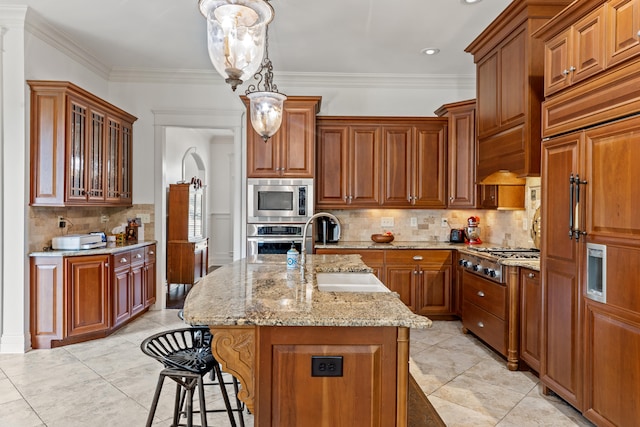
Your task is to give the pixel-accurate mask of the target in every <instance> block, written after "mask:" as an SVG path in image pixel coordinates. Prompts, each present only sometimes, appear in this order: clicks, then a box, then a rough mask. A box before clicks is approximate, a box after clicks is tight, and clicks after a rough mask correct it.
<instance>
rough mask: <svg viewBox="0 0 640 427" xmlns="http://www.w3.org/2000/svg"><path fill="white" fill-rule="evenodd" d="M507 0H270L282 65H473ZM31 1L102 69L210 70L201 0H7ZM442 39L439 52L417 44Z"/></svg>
mask: <svg viewBox="0 0 640 427" xmlns="http://www.w3.org/2000/svg"><path fill="white" fill-rule="evenodd" d="M509 3H510V0H483V1H480V2H479V3H476V4H471V5H465V4H463V3H462V1H461V0H395V1H393V2H389V1H386V2H383V1H382V0H315V1H311V0H272V1H271V4H272V6H273V8H274V9H275V18H274V20H273V22H272V24H271V25H270V26H269V56H270V58H271V60H272V62H273V65H274V73H275V76H276V79H277V75H278V73H286V74H288V73H292V74H297V73H314V74H327V75H338V76H339V75H342V74H350V75H351V74H353V75H361V74H372V75H391V76H389V77H392V76H393V75H396V76H397V75H419V76H424V75H448V76H455V75H461V76H462V75H464V76H470V75H474V74H475V68H474V64H473V58H472V56H471V55H470V54H468V53H466V52H464V48H465V47H467V46H468V45H469V43H470V42H471V41H473V40H474V39H475V38H476V37H477V36H478V34H480V32H482V30H483V29H484V28H485V27H486V26H487V25H488V24H489V23H490V22H491V21H492V20H493V19H494V18H495V17H496V16H497V15H498V14H499V13H500V12H501V11H502V10H504V9H505V8H506V7H507V5H508V4H509ZM2 5H27V6H29V7H30V12H29V13H31V14H35V15H36V16H35V17H36V18H38V17H39V18H42V19H44V20H45V21H46V23H48V24H50V25H51V26H53V27H54V28H56V29H57V30H59V31H60V32H62V33H64V34H65V35H66V36H67V37H69V38H70V39H72V40H73V41H74V43H75V44H77V45H78V46H79V47H80V48H82V49H83V50H85V51H87V52H89V53H90V54H91V55H92V56H93V57H94V58H95V60H97V61H98V62H99V63H100V65H101V67H102V68H103V69H106V70H109V72H113V71H117V70H175V71H176V72H179V70H183V71H187V70H205V71H208V70H211V71H212V72H214V71H213V70H214V69H213V66H212V65H211V63H210V61H209V57H208V53H207V46H206V21H205V19H204V17H203V16H202V15H200V13H199V11H198V2H197V0H153V1H149V0H147V1H142V0H108V1H105V0H99V1H98V0H0V6H2ZM426 47H437V48H439V49H440V53H439V54H438V55H435V56H427V55H424V54H422V53H421V52H420V51H421V50H422V49H423V48H426Z"/></svg>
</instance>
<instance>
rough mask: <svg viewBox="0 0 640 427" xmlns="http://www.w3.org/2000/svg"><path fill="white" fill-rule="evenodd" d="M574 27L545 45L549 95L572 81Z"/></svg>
mask: <svg viewBox="0 0 640 427" xmlns="http://www.w3.org/2000/svg"><path fill="white" fill-rule="evenodd" d="M572 35H573V31H572V28H569V29H567V30H566V31H563V32H562V33H560V34H558V35H557V36H555V37H554V38H553V39H551V40H549V41H548V42H547V43H545V46H544V94H545V96H549V95H551V94H552V93H555V92H557V91H559V90H561V89H564V88H565V87H567V86H569V85H570V83H571V71H570V70H569V67H570V62H571V58H572V56H571V48H572V42H571V36H572Z"/></svg>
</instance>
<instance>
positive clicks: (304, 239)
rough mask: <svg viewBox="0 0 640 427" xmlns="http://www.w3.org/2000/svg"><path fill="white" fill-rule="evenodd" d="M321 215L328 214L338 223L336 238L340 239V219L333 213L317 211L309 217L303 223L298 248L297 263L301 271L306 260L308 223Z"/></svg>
mask: <svg viewBox="0 0 640 427" xmlns="http://www.w3.org/2000/svg"><path fill="white" fill-rule="evenodd" d="M321 216H328V217H329V218H331V219H332V220H333V221H334V222H335V223H336V224H337V225H338V239H340V220H338V218H337V217H336V216H335V215H334V214H330V213H329V212H318V213H317V214H314V215H312V216H311V218H309V219H308V220H307V223H306V224H305V225H304V228H303V229H302V246H301V248H300V263H299V264H300V269H301V270H303V271H304V264H305V261H306V254H307V228H309V224H311V222H312V221H313V220H314V219H316V218H319V217H321Z"/></svg>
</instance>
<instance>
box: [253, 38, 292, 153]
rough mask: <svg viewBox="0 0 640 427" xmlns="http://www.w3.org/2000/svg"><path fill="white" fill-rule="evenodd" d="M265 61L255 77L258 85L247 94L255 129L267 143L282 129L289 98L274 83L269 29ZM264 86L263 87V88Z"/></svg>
mask: <svg viewBox="0 0 640 427" xmlns="http://www.w3.org/2000/svg"><path fill="white" fill-rule="evenodd" d="M264 50H265V53H264V59H263V60H262V64H261V66H260V69H259V70H258V72H257V73H256V74H255V76H253V78H254V80H257V82H256V83H254V84H250V85H249V87H248V88H247V91H246V92H245V93H246V95H247V98H249V110H250V112H249V114H250V117H251V125H252V126H253V129H254V130H255V131H256V132H257V133H258V134H259V135H260V136H261V137H262V139H264V141H265V142H267V140H268V139H269V138H271V137H272V136H273V134H274V133H276V132H277V131H278V129H280V125H281V124H282V110H283V108H284V101H285V100H286V99H287V97H286V96H285V95H284V94H282V93H280V92H278V87H277V86H276V85H275V84H274V83H273V64H271V60H270V59H269V29H268V26H267V30H266V34H265V48H264ZM261 85H262V87H261Z"/></svg>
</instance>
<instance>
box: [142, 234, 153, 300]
mask: <svg viewBox="0 0 640 427" xmlns="http://www.w3.org/2000/svg"><path fill="white" fill-rule="evenodd" d="M142 281H143V283H144V298H145V303H144V305H145V307H149V306H150V305H151V304H153V303H155V302H156V245H149V246H145V248H144V271H143V279H142Z"/></svg>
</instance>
